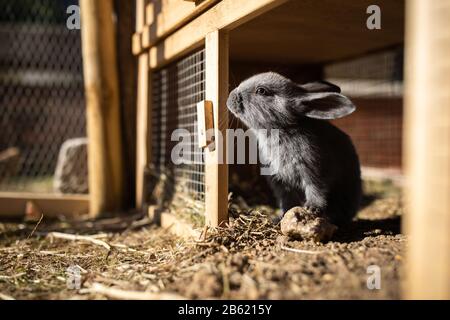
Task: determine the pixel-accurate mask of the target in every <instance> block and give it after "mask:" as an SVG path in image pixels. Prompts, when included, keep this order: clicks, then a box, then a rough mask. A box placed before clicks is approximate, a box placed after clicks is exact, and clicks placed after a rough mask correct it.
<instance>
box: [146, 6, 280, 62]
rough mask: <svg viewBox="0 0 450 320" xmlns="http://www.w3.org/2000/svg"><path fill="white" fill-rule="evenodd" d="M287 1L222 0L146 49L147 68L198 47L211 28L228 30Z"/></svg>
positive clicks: (211, 30) (212, 29)
mask: <svg viewBox="0 0 450 320" xmlns="http://www.w3.org/2000/svg"><path fill="white" fill-rule="evenodd" d="M286 1H287V0H247V1H239V0H222V1H220V2H219V3H218V4H216V5H215V6H214V7H212V8H211V9H209V10H208V11H206V12H205V13H203V14H202V15H201V16H199V17H198V18H196V19H195V20H193V21H192V22H190V23H188V24H187V25H186V26H184V27H183V28H181V29H179V30H178V31H176V32H174V33H173V34H171V35H170V36H168V37H167V38H166V39H165V40H164V41H163V42H161V43H158V44H156V45H154V46H152V47H151V49H150V63H151V64H150V66H151V68H156V67H161V66H163V65H165V64H167V63H168V62H170V61H172V60H174V59H176V58H177V57H180V56H181V55H183V54H184V53H186V52H188V51H190V50H192V49H194V48H196V47H199V46H201V45H202V43H203V42H204V38H205V36H206V35H207V34H208V33H210V32H213V31H214V30H231V29H233V28H236V27H237V26H239V25H240V24H243V23H245V22H247V21H249V20H251V19H253V18H255V17H257V16H258V15H260V14H262V13H264V12H266V11H268V10H270V9H272V8H274V7H276V6H279V5H281V4H282V3H284V2H286Z"/></svg>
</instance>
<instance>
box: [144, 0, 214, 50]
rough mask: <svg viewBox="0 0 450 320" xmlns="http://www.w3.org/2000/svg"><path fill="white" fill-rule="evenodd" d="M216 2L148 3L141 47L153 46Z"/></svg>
mask: <svg viewBox="0 0 450 320" xmlns="http://www.w3.org/2000/svg"><path fill="white" fill-rule="evenodd" d="M194 2H196V3H194ZM217 2H219V0H203V1H191V3H188V2H182V1H179V0H158V1H153V2H150V3H149V4H148V5H147V8H146V16H145V18H146V26H145V28H144V29H143V32H142V43H143V47H144V48H148V47H149V46H151V45H154V44H155V43H157V42H158V41H160V40H161V39H162V38H164V37H166V36H167V35H169V34H171V33H172V32H174V31H175V30H176V29H178V28H180V27H182V26H184V25H185V24H186V23H188V22H189V21H191V20H193V19H194V18H196V17H197V16H199V15H200V14H201V13H203V12H205V11H206V10H207V9H209V8H211V7H212V6H213V5H214V4H216V3H217Z"/></svg>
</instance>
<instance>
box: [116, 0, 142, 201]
mask: <svg viewBox="0 0 450 320" xmlns="http://www.w3.org/2000/svg"><path fill="white" fill-rule="evenodd" d="M115 4H116V14H117V36H116V37H117V39H118V40H117V41H118V43H117V47H118V59H117V60H118V70H119V88H120V110H121V115H122V117H121V124H122V133H123V141H124V143H123V146H124V147H123V159H124V167H125V168H126V169H125V170H124V190H125V191H126V192H125V194H124V204H125V205H126V207H124V208H131V207H133V208H134V205H135V198H136V192H135V185H136V177H135V172H136V96H137V91H136V83H137V59H136V58H135V57H134V56H133V54H132V52H131V37H132V35H133V32H134V29H135V19H134V14H133V12H134V10H135V8H134V7H135V4H134V3H133V2H132V1H129V0H115Z"/></svg>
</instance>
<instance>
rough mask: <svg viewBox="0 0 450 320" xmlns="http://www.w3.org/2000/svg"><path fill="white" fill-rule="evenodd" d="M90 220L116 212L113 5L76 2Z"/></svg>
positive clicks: (108, 0)
mask: <svg viewBox="0 0 450 320" xmlns="http://www.w3.org/2000/svg"><path fill="white" fill-rule="evenodd" d="M80 9H81V21H82V23H83V24H82V28H81V37H82V47H83V70H84V82H85V92H86V108H87V111H86V115H87V133H88V138H89V145H88V155H89V157H88V163H89V166H88V168H89V192H90V196H91V201H90V214H91V215H92V216H98V215H99V214H100V213H103V212H107V211H116V210H119V209H121V206H122V197H123V178H122V168H123V165H122V139H121V126H120V110H119V87H118V75H117V74H118V72H117V53H116V50H117V47H116V41H115V30H114V21H113V5H112V0H101V1H92V0H81V1H80Z"/></svg>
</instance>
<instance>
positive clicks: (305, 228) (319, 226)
mask: <svg viewBox="0 0 450 320" xmlns="http://www.w3.org/2000/svg"><path fill="white" fill-rule="evenodd" d="M280 224H281V232H282V233H283V234H284V235H286V236H288V237H289V238H291V239H295V240H313V241H316V242H325V241H327V240H329V239H330V238H331V237H332V236H333V234H334V232H335V231H336V229H337V227H336V226H335V225H334V224H332V223H330V222H329V221H328V219H327V218H325V217H323V216H321V215H320V214H318V213H315V212H311V211H309V210H307V209H306V208H303V207H294V208H292V209H290V210H289V211H288V212H286V214H285V215H284V217H283V219H282V220H281V223H280Z"/></svg>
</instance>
